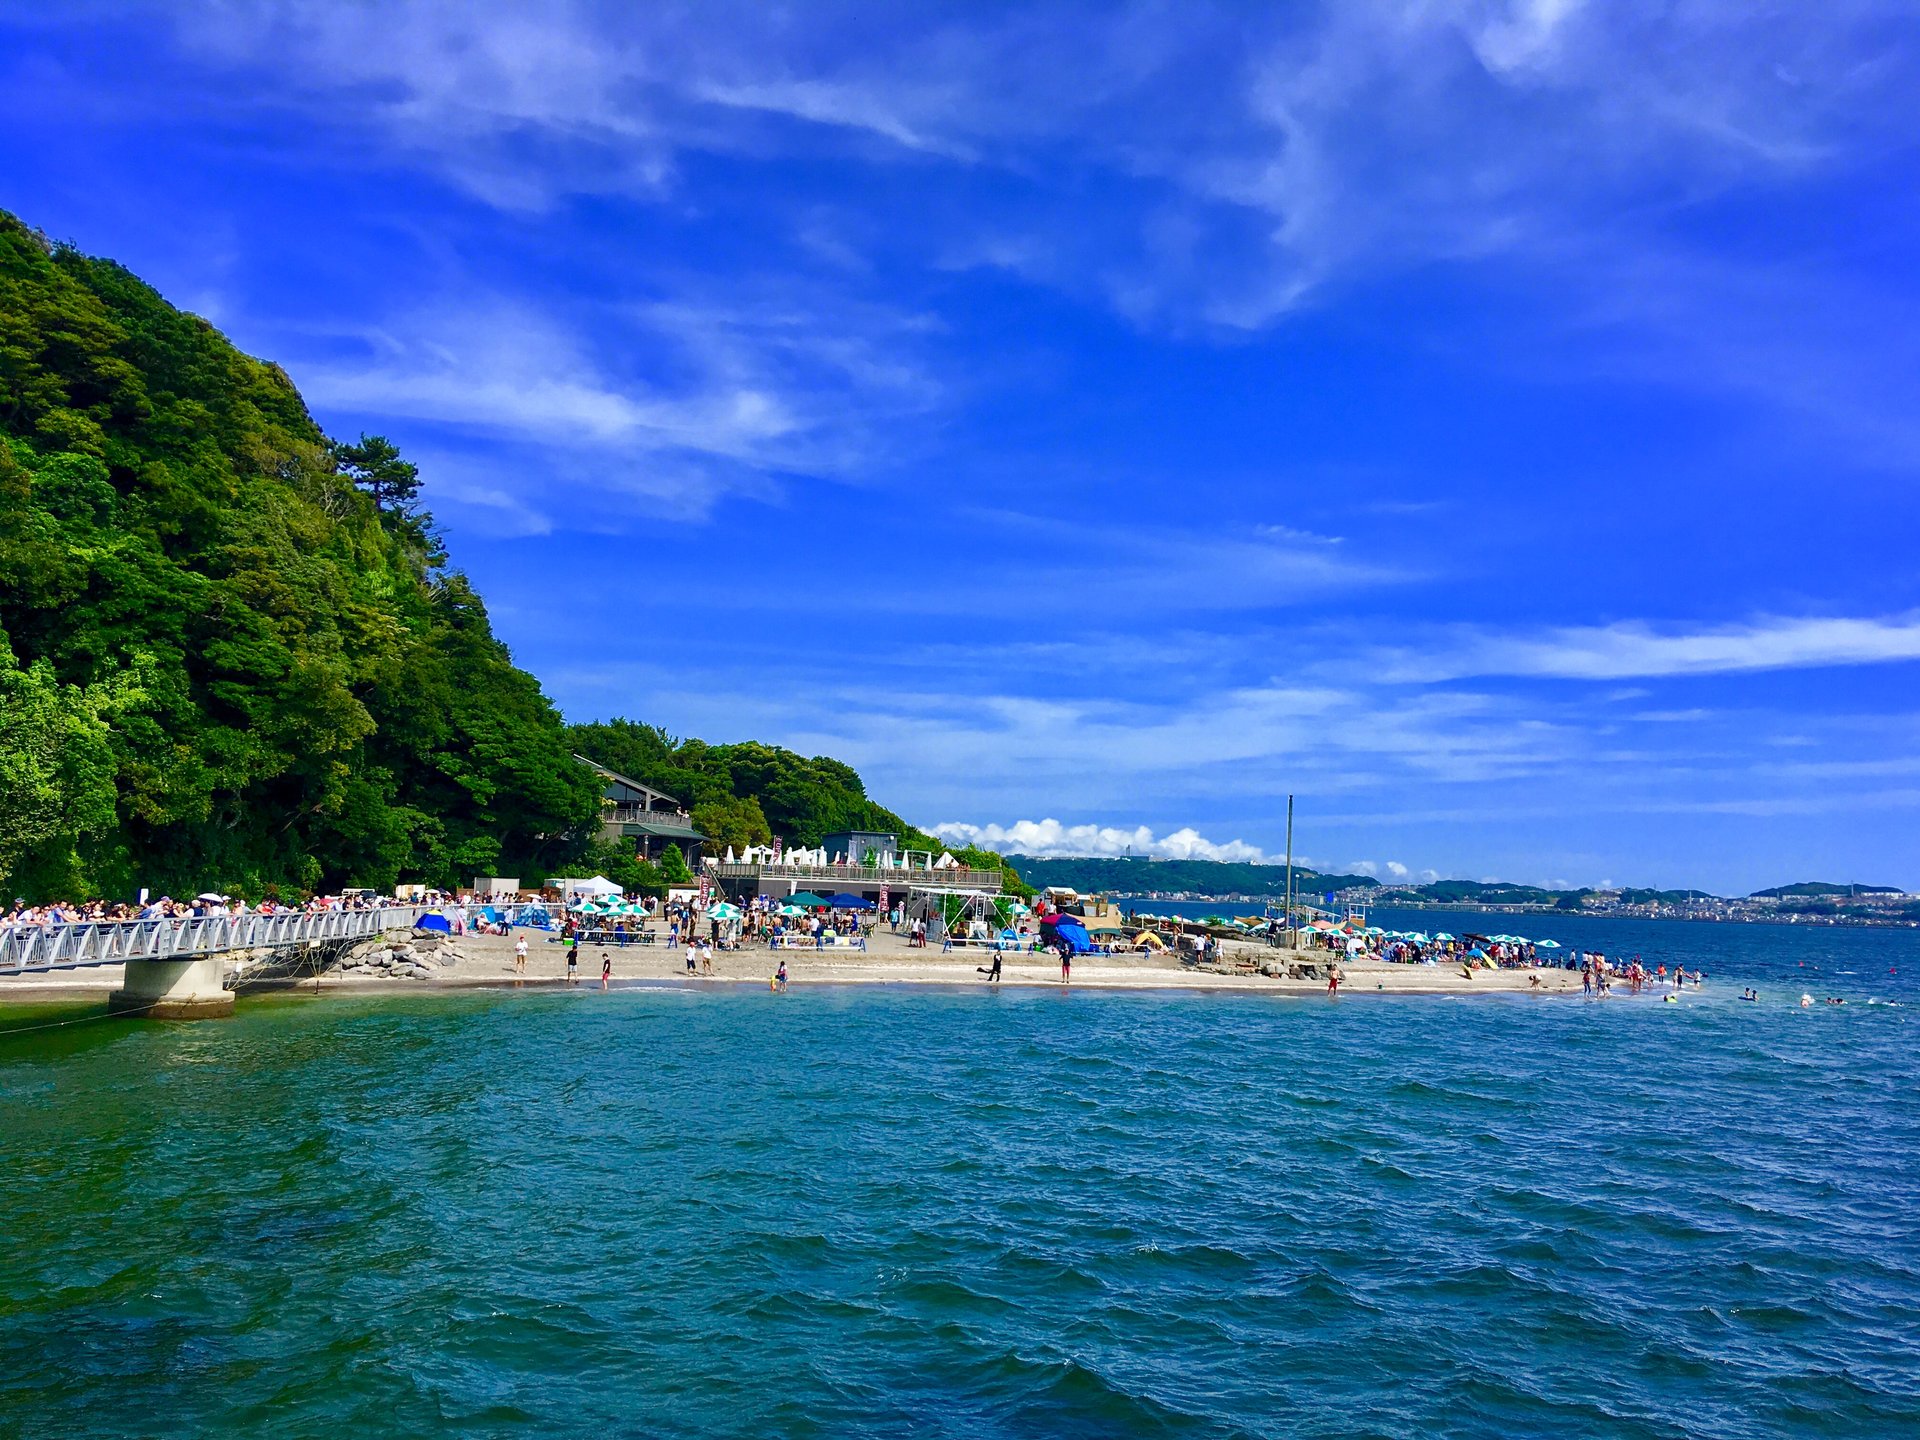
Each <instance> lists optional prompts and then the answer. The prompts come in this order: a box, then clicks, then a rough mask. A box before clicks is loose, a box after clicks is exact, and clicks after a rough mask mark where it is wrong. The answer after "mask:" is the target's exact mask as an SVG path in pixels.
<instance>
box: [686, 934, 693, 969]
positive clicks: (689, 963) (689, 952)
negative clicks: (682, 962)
mask: <svg viewBox="0 0 1920 1440" xmlns="http://www.w3.org/2000/svg"><path fill="white" fill-rule="evenodd" d="M693 962H694V949H693V941H691V940H689V941H687V974H689V975H691V974H693Z"/></svg>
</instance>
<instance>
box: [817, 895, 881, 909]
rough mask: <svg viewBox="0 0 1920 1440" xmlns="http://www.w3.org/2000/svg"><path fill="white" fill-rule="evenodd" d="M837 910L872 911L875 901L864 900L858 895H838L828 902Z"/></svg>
mask: <svg viewBox="0 0 1920 1440" xmlns="http://www.w3.org/2000/svg"><path fill="white" fill-rule="evenodd" d="M827 903H828V904H829V905H831V906H833V908H834V909H836V910H871V909H873V901H871V900H862V899H861V898H860V897H859V896H858V895H836V896H834V897H833V899H831V900H829V901H828V902H827Z"/></svg>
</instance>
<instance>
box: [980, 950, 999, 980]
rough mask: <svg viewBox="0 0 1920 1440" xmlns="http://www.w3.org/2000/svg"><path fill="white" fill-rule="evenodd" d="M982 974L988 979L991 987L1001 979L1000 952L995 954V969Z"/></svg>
mask: <svg viewBox="0 0 1920 1440" xmlns="http://www.w3.org/2000/svg"><path fill="white" fill-rule="evenodd" d="M980 973H981V974H982V975H985V976H986V977H987V983H988V984H989V985H991V984H993V982H994V981H996V980H998V979H999V978H1000V952H999V951H998V950H995V951H994V952H993V968H992V969H990V970H982V971H981V972H980Z"/></svg>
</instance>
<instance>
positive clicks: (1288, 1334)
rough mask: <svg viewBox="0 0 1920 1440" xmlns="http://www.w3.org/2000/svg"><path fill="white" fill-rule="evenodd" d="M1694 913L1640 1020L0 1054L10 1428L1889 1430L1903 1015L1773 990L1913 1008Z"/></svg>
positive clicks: (799, 993)
mask: <svg viewBox="0 0 1920 1440" xmlns="http://www.w3.org/2000/svg"><path fill="white" fill-rule="evenodd" d="M1684 929H1685V931H1686V932H1687V933H1689V934H1694V935H1696V936H1697V937H1703V938H1704V939H1710V940H1712V942H1713V944H1714V945H1717V946H1718V947H1719V949H1720V952H1721V958H1720V960H1719V961H1717V962H1716V965H1713V966H1709V967H1708V968H1709V970H1710V971H1712V970H1715V969H1716V968H1717V970H1718V973H1719V975H1720V977H1721V978H1720V979H1718V980H1717V982H1716V984H1715V985H1714V986H1713V987H1711V988H1710V989H1709V990H1708V991H1707V992H1705V993H1704V994H1703V995H1700V996H1691V995H1690V996H1688V997H1687V998H1686V999H1685V1000H1684V1001H1683V1002H1682V1003H1679V1004H1674V1005H1668V1004H1661V1003H1654V1002H1648V1001H1644V1000H1631V999H1625V998H1616V999H1611V1000H1608V1001H1604V1002H1582V1001H1578V1000H1542V999H1529V998H1527V997H1510V998H1501V997H1491V996H1489V997H1473V998H1466V999H1458V1000H1441V999H1393V998H1386V997H1367V996H1348V997H1344V998H1342V999H1340V1000H1338V1001H1333V1002H1329V1001H1326V1000H1323V999H1319V998H1315V999H1311V1000H1308V999H1278V998H1272V997H1249V996H1243V995H1172V994H1163V995H1149V996H1142V995H1101V994H1097V993H1093V992H1090V991H1088V992H1079V993H1066V992H1061V991H1055V990H1029V991H1022V990H1014V989H1009V990H1006V991H1003V992H998V993H995V992H989V991H987V990H985V989H984V987H983V988H979V989H964V990H962V989H945V988H940V989H907V988H878V987H876V988H859V989H856V988H851V987H849V988H832V989H817V990H807V989H800V988H796V989H795V990H793V991H791V992H790V993H788V994H785V995H774V994H771V993H769V992H767V991H765V990H760V989H730V990H712V991H691V990H684V989H673V988H667V987H654V988H632V989H616V990H614V991H612V992H609V993H601V992H600V991H599V990H598V989H597V988H593V989H582V990H581V991H578V992H574V993H554V992H540V991H527V992H522V993H499V994H479V995H469V996H461V997H452V998H449V997H444V996H441V997H406V998H397V999H391V1000H366V1001H342V1000H324V1001H318V1002H316V1001H312V1000H273V1001H263V1000H255V1001H250V1002H243V1005H242V1009H241V1012H240V1014H239V1016H238V1017H237V1018H235V1019H233V1020H231V1021H225V1022H213V1023H203V1024H199V1025H187V1026H160V1025H140V1024H127V1023H115V1024H111V1025H108V1024H94V1025H81V1026H76V1027H73V1028H69V1029H63V1030H55V1031H46V1032H39V1033H35V1034H31V1035H17V1036H13V1037H9V1038H5V1039H0V1104H3V1105H4V1114H5V1117H6V1122H7V1123H6V1127H5V1131H4V1139H3V1140H0V1144H4V1160H5V1163H4V1165H0V1207H4V1214H5V1216H6V1224H5V1229H4V1232H3V1233H4V1236H5V1240H4V1251H3V1252H0V1254H3V1256H4V1259H3V1261H0V1297H3V1302H0V1308H3V1309H4V1324H3V1325H0V1433H5V1434H20V1435H35V1436H41V1435H61V1436H68V1435H99V1436H113V1437H121V1436H135V1435H143V1436H144V1435H153V1434H168V1435H182V1434H211V1433H245V1434H249V1435H269V1436H279V1435H285V1436H312V1435H318V1434H326V1433H329V1432H331V1433H337V1434H340V1435H346V1434H408V1435H412V1434H419V1433H423V1432H429V1431H438V1432H444V1433H459V1434H465V1435H502V1436H577V1435H581V1434H598V1435H607V1436H613V1435H619V1436H628V1435H632V1436H640V1435H648V1436H652V1435H739V1436H748V1435H752V1436H763V1435H771V1434H779V1435H789V1434H790V1435H823V1436H825V1435H833V1436H842V1435H852V1436H879V1435H886V1436H893V1435H900V1436H905V1435H926V1434H933V1435H954V1436H972V1435H987V1436H999V1435H1004V1436H1043V1435H1044V1436H1080V1435H1085V1436H1096V1435H1100V1436H1104V1435H1179V1436H1213V1435H1221V1436H1227V1435H1289V1436H1290V1435H1382V1436H1388V1435H1392V1436H1398V1435H1410V1434H1434V1435H1447V1436H1490V1435H1539V1434H1553V1435H1573V1436H1582V1435H1594V1436H1600V1435H1605V1436H1679V1435H1710V1436H1730V1437H1732V1436H1738V1437H1747V1436H1774V1435H1779V1436H1789V1435H1792V1436H1802V1435H1895V1434H1913V1433H1917V1432H1920V1366H1916V1360H1915V1357H1916V1355H1917V1354H1920V1238H1916V1237H1920V1224H1917V1223H1916V1219H1917V1217H1916V1201H1917V1200H1920V1166H1916V1164H1915V1155H1916V1142H1917V1141H1920V1116H1916V1111H1915V1108H1914V1100H1915V1093H1916V1081H1920V1060H1916V1053H1915V1052H1916V1044H1915V1041H1916V1039H1920V1032H1916V1029H1915V1024H1914V1020H1915V1017H1916V1015H1920V1009H1914V1008H1906V1007H1904V1006H1903V1007H1900V1008H1894V1007H1891V1006H1887V1005H1869V1004H1867V1003H1865V997H1864V996H1862V998H1858V999H1856V1001H1855V1003H1852V1004H1849V1005H1847V1006H1845V1007H1837V1006H1834V1007H1829V1006H1824V1005H1822V1006H1817V1007H1815V1008H1813V1009H1811V1010H1803V1009H1800V1008H1798V1007H1797V1006H1795V1005H1793V1004H1792V1003H1790V1002H1791V999H1792V998H1796V997H1797V990H1798V987H1799V983H1800V980H1801V978H1802V976H1803V974H1804V973H1805V972H1804V966H1803V962H1804V961H1805V960H1807V959H1808V958H1810V957H1811V958H1813V959H1814V960H1815V962H1816V963H1817V964H1819V965H1821V966H1826V967H1831V969H1830V970H1829V969H1822V970H1821V971H1820V972H1819V973H1820V974H1821V976H1822V977H1823V978H1831V979H1832V981H1833V983H1834V984H1835V985H1837V984H1839V983H1840V981H1839V972H1841V971H1842V970H1847V971H1852V972H1853V978H1854V980H1860V976H1861V972H1862V971H1863V970H1868V971H1872V970H1876V969H1877V970H1878V971H1879V972H1880V973H1879V974H1878V975H1875V976H1874V982H1875V984H1876V985H1877V986H1878V988H1879V991H1880V994H1879V995H1878V996H1876V997H1874V998H1907V997H1908V995H1909V994H1910V992H1911V990H1912V988H1913V987H1912V985H1911V980H1910V978H1909V977H1910V976H1911V975H1920V944H1916V937H1914V936H1913V934H1912V933H1911V932H1902V933H1890V932H1847V933H1837V934H1836V933H1832V932H1829V933H1828V934H1826V935H1824V936H1821V937H1807V936H1799V937H1797V939H1798V941H1799V942H1801V943H1800V948H1799V949H1798V950H1796V949H1795V948H1794V947H1793V946H1792V945H1790V944H1789V943H1788V942H1789V941H1792V940H1795V938H1796V937H1794V936H1791V935H1789V934H1787V932H1770V933H1769V934H1768V935H1766V936H1762V937H1760V938H1759V939H1755V938H1753V937H1752V936H1751V935H1750V934H1749V929H1750V927H1705V926H1689V927H1684ZM1710 931H1711V932H1721V933H1720V934H1719V935H1718V938H1714V937H1712V936H1709V934H1708V932H1710ZM1613 933H1616V934H1617V933H1619V932H1617V931H1616V932H1613ZM1776 935H1777V936H1778V937H1779V938H1778V939H1775V938H1773V937H1774V936H1776ZM1810 938H1817V939H1818V940H1819V941H1820V942H1822V944H1823V945H1824V948H1818V947H1816V948H1814V949H1809V948H1807V947H1806V945H1805V943H1804V942H1806V941H1808V940H1809V939H1810ZM1697 943H1698V942H1697ZM1604 948H1609V949H1612V950H1616V951H1617V950H1620V949H1622V948H1624V947H1623V946H1621V945H1612V946H1606V947H1604ZM1689 963H1690V964H1691V963H1693V962H1692V961H1690V962H1689ZM1743 967H1744V968H1743ZM1891 969H1898V970H1900V971H1902V972H1903V973H1901V974H1899V975H1886V974H1885V972H1886V971H1888V970H1891ZM1749 979H1751V980H1753V981H1754V982H1755V983H1760V984H1762V987H1763V993H1764V994H1766V996H1767V998H1766V999H1765V1000H1764V1001H1763V1002H1762V1003H1761V1004H1759V1005H1752V1004H1744V1003H1741V1002H1739V1001H1738V1000H1736V999H1734V998H1733V996H1734V995H1736V994H1737V993H1738V989H1739V987H1740V985H1741V984H1743V983H1747V981H1748V980H1749ZM1849 983H1851V982H1849ZM1861 983H1862V985H1863V986H1864V983H1865V982H1864V981H1861ZM1890 987H1905V988H1904V989H1897V990H1896V989H1893V988H1890ZM1828 988H1832V987H1831V986H1830V987H1828ZM10 1023H18V1022H17V1020H16V1018H15V1017H12V1016H9V1015H7V1014H4V1013H0V1025H6V1024H10Z"/></svg>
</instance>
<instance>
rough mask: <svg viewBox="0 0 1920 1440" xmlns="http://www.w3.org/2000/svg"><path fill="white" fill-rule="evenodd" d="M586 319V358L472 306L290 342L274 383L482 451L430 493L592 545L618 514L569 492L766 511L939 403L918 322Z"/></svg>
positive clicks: (636, 313)
mask: <svg viewBox="0 0 1920 1440" xmlns="http://www.w3.org/2000/svg"><path fill="white" fill-rule="evenodd" d="M598 318H599V319H600V320H601V321H602V322H603V326H602V329H601V332H600V333H599V334H598V336H597V343H596V344H594V345H591V346H590V345H589V343H588V341H587V340H586V338H585V334H584V331H583V330H581V329H577V328H574V327H569V326H567V325H565V324H563V323H562V322H561V321H560V320H559V319H558V318H557V317H556V315H554V314H552V313H549V312H548V311H546V310H544V309H542V308H540V307H537V306H534V305H531V304H528V303H525V302H519V301H514V300H510V299H508V298H506V297H504V296H498V295H492V296H490V295H484V294H482V295H469V296H466V297H464V298H463V300H462V301H461V303H460V304H458V305H453V304H446V305H442V306H438V307H433V308H428V309H424V310H421V311H418V312H415V313H413V314H409V315H404V316H400V317H397V318H396V319H394V320H393V321H391V322H390V323H388V324H386V325H383V326H380V327H377V328H370V329H368V330H366V331H364V332H361V333H359V334H357V335H352V336H346V337H342V336H340V335H338V334H335V335H331V336H322V337H318V340H319V343H316V337H314V336H312V335H305V336H302V335H300V334H298V333H295V334H294V335H293V336H292V337H291V339H292V344H293V346H294V348H295V349H296V351H297V350H298V349H300V348H305V349H307V350H309V351H310V352H318V353H315V354H313V356H312V358H309V359H306V360H300V359H297V358H296V359H290V360H289V361H288V369H289V371H290V372H291V373H292V374H293V376H294V378H295V380H296V382H297V383H298V384H299V385H300V387H301V389H302V391H303V393H304V394H305V396H306V398H307V399H308V401H309V402H310V403H311V404H312V405H313V406H314V408H315V409H316V411H318V412H320V413H321V414H322V416H323V417H324V418H325V419H326V420H327V421H328V422H329V424H330V425H332V426H333V428H349V425H350V424H358V425H360V426H362V427H365V428H375V427H377V426H378V424H379V423H380V422H381V421H384V420H409V421H420V422H426V423H428V424H431V425H435V426H442V427H446V428H447V429H449V430H451V431H455V432H460V433H463V434H465V435H467V436H469V437H477V438H479V439H482V440H485V441H487V442H489V444H491V445H492V446H493V447H494V454H493V459H492V460H491V461H489V460H487V459H484V458H473V456H472V455H471V454H470V455H469V456H468V457H467V458H460V457H455V458H454V459H453V460H452V461H451V462H450V463H449V466H448V468H449V470H450V472H451V474H452V475H453V477H454V479H453V483H452V484H450V485H449V486H448V487H447V489H446V490H445V491H442V492H439V493H440V494H444V495H445V496H447V498H450V499H452V500H454V501H455V502H457V503H468V504H473V505H476V506H480V507H482V508H493V509H496V510H500V509H506V508H517V509H519V510H521V511H525V510H527V509H528V507H530V506H538V507H540V508H541V510H542V513H543V514H544V515H545V517H546V518H545V522H544V523H545V525H546V526H548V527H555V526H557V527H563V528H581V527H582V526H583V525H584V526H586V527H587V528H604V526H605V522H606V521H607V518H608V516H609V515H610V514H611V513H615V512H611V511H610V510H609V507H607V506H605V505H604V504H602V503H599V501H598V500H583V492H587V493H588V494H590V493H591V492H594V491H600V492H613V493H614V494H617V495H621V496H625V497H629V498H644V499H648V500H649V501H651V502H652V508H654V509H656V510H659V509H664V510H667V511H671V512H676V513H682V514H686V513H698V512H700V511H701V510H703V509H704V508H705V506H706V505H707V504H709V503H711V501H712V499H713V498H714V497H715V496H716V495H718V494H719V493H721V492H723V491H728V490H749V491H762V492H764V491H766V490H767V489H769V488H771V486H772V484H773V482H772V480H771V479H770V478H769V477H771V476H774V475H787V476H791V475H813V476H832V477H836V478H850V477H857V476H858V475H859V474H860V473H862V472H863V470H864V469H865V468H866V467H867V466H868V465H869V464H871V463H873V462H874V460H875V458H876V457H877V456H879V455H881V454H883V453H884V452H885V451H886V448H887V446H888V444H889V442H888V441H887V440H886V439H884V438H883V437H882V435H881V434H880V431H881V430H882V429H883V428H884V426H883V421H886V422H891V421H898V420H900V419H903V418H904V417H906V416H909V415H918V414H924V413H925V412H926V411H928V410H929V409H932V408H934V407H935V406H937V405H938V404H939V403H940V399H941V395H940V390H939V388H938V386H937V385H935V384H934V383H933V382H932V381H931V380H930V379H928V378H927V377H926V375H925V374H924V373H923V372H922V370H921V369H920V368H919V367H918V366H917V364H916V363H915V362H914V360H913V358H912V350H913V348H914V346H915V344H916V343H917V342H916V336H917V332H918V329H919V328H920V327H919V326H918V325H917V322H915V321H914V320H913V319H912V317H907V316H901V315H897V314H890V313H887V312H884V311H881V310H879V309H877V308H874V307H861V306H842V307H836V308H833V309H830V310H829V309H823V308H818V307H817V306H816V305H814V304H813V303H810V302H804V301H801V300H799V299H797V298H795V297H792V296H787V297H782V298H781V299H780V300H778V301H775V302H773V303H766V304H762V305H757V306H751V307H749V306H747V305H746V304H745V303H743V304H742V305H740V306H738V307H732V308H729V307H724V306H713V305H703V304H699V303H695V302H692V301H680V302H674V303H656V304H652V305H647V306H640V307H627V308H624V309H614V308H611V307H609V308H608V309H606V310H603V312H602V313H601V314H600V316H599V317H598ZM632 354H641V355H645V356H647V357H648V359H649V361H650V365H649V368H648V369H646V370H644V371H643V370H640V369H638V368H636V365H635V363H634V362H633V361H632V360H631V359H630V356H631V355H632ZM514 447H521V450H516V449H515V448H514ZM468 448H469V450H470V451H472V450H473V447H468ZM522 451H524V452H525V453H522ZM436 498H437V497H436ZM509 502H510V503H509Z"/></svg>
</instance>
